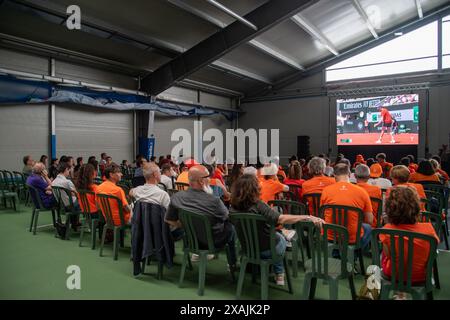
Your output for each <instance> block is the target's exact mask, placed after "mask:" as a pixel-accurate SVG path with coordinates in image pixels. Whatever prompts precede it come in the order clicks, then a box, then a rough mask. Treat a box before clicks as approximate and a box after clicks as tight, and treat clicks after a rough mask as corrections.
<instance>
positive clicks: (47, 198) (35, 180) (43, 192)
mask: <svg viewBox="0 0 450 320" xmlns="http://www.w3.org/2000/svg"><path fill="white" fill-rule="evenodd" d="M27 185H29V186H32V187H35V188H36V189H37V191H38V193H39V197H40V198H41V200H42V204H43V205H44V207H45V208H46V209H49V208H52V207H54V206H55V205H56V199H55V197H53V193H52V182H51V181H50V179H49V177H48V173H47V170H45V165H44V164H43V163H42V162H37V163H36V164H34V165H33V167H32V171H31V176H29V177H28V178H27Z"/></svg>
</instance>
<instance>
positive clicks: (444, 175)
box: [430, 159, 449, 184]
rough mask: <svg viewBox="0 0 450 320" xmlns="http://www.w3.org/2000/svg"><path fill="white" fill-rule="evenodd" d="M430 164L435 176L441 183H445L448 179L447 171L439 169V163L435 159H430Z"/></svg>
mask: <svg viewBox="0 0 450 320" xmlns="http://www.w3.org/2000/svg"><path fill="white" fill-rule="evenodd" d="M430 162H431V165H432V166H433V170H434V171H435V172H436V174H437V176H438V177H439V180H440V182H441V183H443V184H445V183H447V181H448V180H449V177H448V174H447V172H445V171H444V170H442V169H441V165H440V163H439V161H437V160H436V159H431V160H430Z"/></svg>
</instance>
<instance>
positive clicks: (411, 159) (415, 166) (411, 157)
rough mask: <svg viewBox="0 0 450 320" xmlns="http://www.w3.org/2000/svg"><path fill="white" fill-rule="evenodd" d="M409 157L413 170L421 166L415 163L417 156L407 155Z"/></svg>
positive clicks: (410, 167) (410, 166)
mask: <svg viewBox="0 0 450 320" xmlns="http://www.w3.org/2000/svg"><path fill="white" fill-rule="evenodd" d="M407 157H408V158H409V161H410V163H409V166H408V168H409V169H410V170H411V169H412V170H413V172H415V171H417V168H419V166H418V165H417V164H416V163H414V162H415V161H416V158H415V157H414V156H413V155H412V154H409V155H407Z"/></svg>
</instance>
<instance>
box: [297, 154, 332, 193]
mask: <svg viewBox="0 0 450 320" xmlns="http://www.w3.org/2000/svg"><path fill="white" fill-rule="evenodd" d="M325 166H326V162H325V160H324V159H322V158H319V157H315V158H313V159H311V161H310V162H309V164H308V167H309V172H310V174H311V175H312V178H311V179H309V180H306V181H305V182H303V184H302V193H303V194H304V195H305V194H310V193H322V190H323V189H324V188H325V187H327V186H329V185H331V184H334V183H336V181H335V180H334V178H330V177H327V176H325Z"/></svg>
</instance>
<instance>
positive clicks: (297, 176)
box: [283, 161, 305, 199]
mask: <svg viewBox="0 0 450 320" xmlns="http://www.w3.org/2000/svg"><path fill="white" fill-rule="evenodd" d="M304 182H305V180H303V179H302V167H301V165H300V162H298V161H293V162H292V163H291V165H290V166H289V173H288V177H287V178H286V179H284V182H283V183H284V184H285V185H287V186H289V185H294V186H299V187H301V186H302V184H303V183H304ZM298 197H299V199H301V197H302V189H298Z"/></svg>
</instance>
